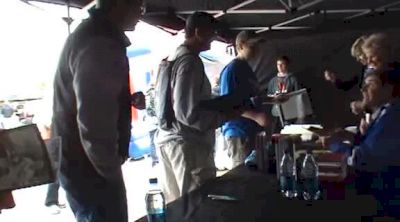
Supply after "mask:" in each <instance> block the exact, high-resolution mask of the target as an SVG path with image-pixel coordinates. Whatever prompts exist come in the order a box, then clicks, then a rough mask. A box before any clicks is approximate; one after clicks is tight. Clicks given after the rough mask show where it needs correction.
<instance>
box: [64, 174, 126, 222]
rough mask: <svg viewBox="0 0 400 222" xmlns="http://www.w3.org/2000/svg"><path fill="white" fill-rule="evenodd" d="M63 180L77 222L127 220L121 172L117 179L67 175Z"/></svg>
mask: <svg viewBox="0 0 400 222" xmlns="http://www.w3.org/2000/svg"><path fill="white" fill-rule="evenodd" d="M60 182H61V184H62V186H63V188H64V189H65V191H66V194H67V200H68V203H69V205H70V207H71V209H72V212H73V213H74V215H75V218H76V221H77V222H127V221H128V210H127V199H126V190H125V185H124V181H123V178H122V173H121V175H120V176H119V177H118V178H117V179H113V180H109V179H104V178H102V177H100V176H93V175H91V176H87V175H86V176H82V175H81V176H71V175H69V176H66V175H63V174H62V173H60Z"/></svg>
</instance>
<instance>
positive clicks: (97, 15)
mask: <svg viewBox="0 0 400 222" xmlns="http://www.w3.org/2000/svg"><path fill="white" fill-rule="evenodd" d="M89 15H90V19H92V20H93V21H94V22H95V23H96V24H99V25H98V26H97V27H101V29H102V31H104V32H105V33H107V34H108V35H109V36H110V37H111V38H113V39H115V40H116V41H118V42H120V43H121V44H122V45H123V46H124V47H128V46H130V45H131V42H130V41H129V38H128V37H127V36H126V35H125V33H124V31H122V30H120V29H118V28H117V26H115V25H114V24H113V23H112V22H111V21H110V20H109V19H108V18H107V16H106V15H105V13H104V12H103V11H102V10H100V9H93V10H89Z"/></svg>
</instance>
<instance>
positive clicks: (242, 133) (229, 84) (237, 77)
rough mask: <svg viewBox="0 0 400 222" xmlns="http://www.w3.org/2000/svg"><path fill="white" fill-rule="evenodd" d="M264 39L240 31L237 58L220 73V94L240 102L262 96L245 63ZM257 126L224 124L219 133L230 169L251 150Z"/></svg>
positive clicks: (248, 122)
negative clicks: (221, 133) (225, 147)
mask: <svg viewBox="0 0 400 222" xmlns="http://www.w3.org/2000/svg"><path fill="white" fill-rule="evenodd" d="M262 42H264V39H262V38H260V37H259V36H257V34H256V33H255V32H253V31H242V32H240V33H239V34H238V35H237V37H236V50H237V52H238V55H237V57H236V58H235V59H233V60H232V61H231V62H230V63H229V64H228V65H227V66H226V67H225V68H224V69H223V71H222V73H221V77H220V87H221V88H220V95H221V96H223V95H228V94H234V95H235V96H236V98H238V99H240V100H246V99H248V98H250V97H253V96H257V95H259V94H260V93H262V90H261V89H260V86H259V84H258V80H257V78H256V75H255V73H254V72H253V70H252V68H251V67H250V65H249V63H248V61H249V60H250V59H251V58H254V57H255V56H256V55H257V53H258V52H257V48H259V45H260V44H261V43H262ZM260 130H261V127H260V126H259V125H258V124H257V123H256V122H254V121H253V120H250V119H248V118H244V117H240V118H238V119H235V120H232V121H229V122H226V123H225V124H224V125H223V126H222V132H223V135H224V137H225V140H226V144H227V147H228V154H229V156H230V157H231V158H232V167H236V166H238V165H240V164H242V163H243V162H244V160H245V158H246V157H247V156H248V155H249V154H250V152H251V150H252V149H253V142H254V138H255V134H256V133H257V132H258V131H260Z"/></svg>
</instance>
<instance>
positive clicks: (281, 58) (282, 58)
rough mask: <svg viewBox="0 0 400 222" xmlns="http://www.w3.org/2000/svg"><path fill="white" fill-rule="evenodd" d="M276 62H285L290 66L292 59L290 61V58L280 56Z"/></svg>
mask: <svg viewBox="0 0 400 222" xmlns="http://www.w3.org/2000/svg"><path fill="white" fill-rule="evenodd" d="M276 61H283V62H285V63H286V64H289V63H290V59H289V57H287V56H279V57H278V58H277V59H276Z"/></svg>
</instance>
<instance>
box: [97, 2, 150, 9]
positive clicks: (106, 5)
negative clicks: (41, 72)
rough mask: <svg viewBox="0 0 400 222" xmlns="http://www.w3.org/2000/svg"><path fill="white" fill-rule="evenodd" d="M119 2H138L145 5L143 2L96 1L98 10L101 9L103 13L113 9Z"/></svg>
mask: <svg viewBox="0 0 400 222" xmlns="http://www.w3.org/2000/svg"><path fill="white" fill-rule="evenodd" d="M118 1H125V2H137V3H138V4H143V1H142V0H96V8H100V9H101V10H103V11H108V10H110V9H112V8H113V7H114V6H115V5H116V4H117V2H118Z"/></svg>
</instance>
